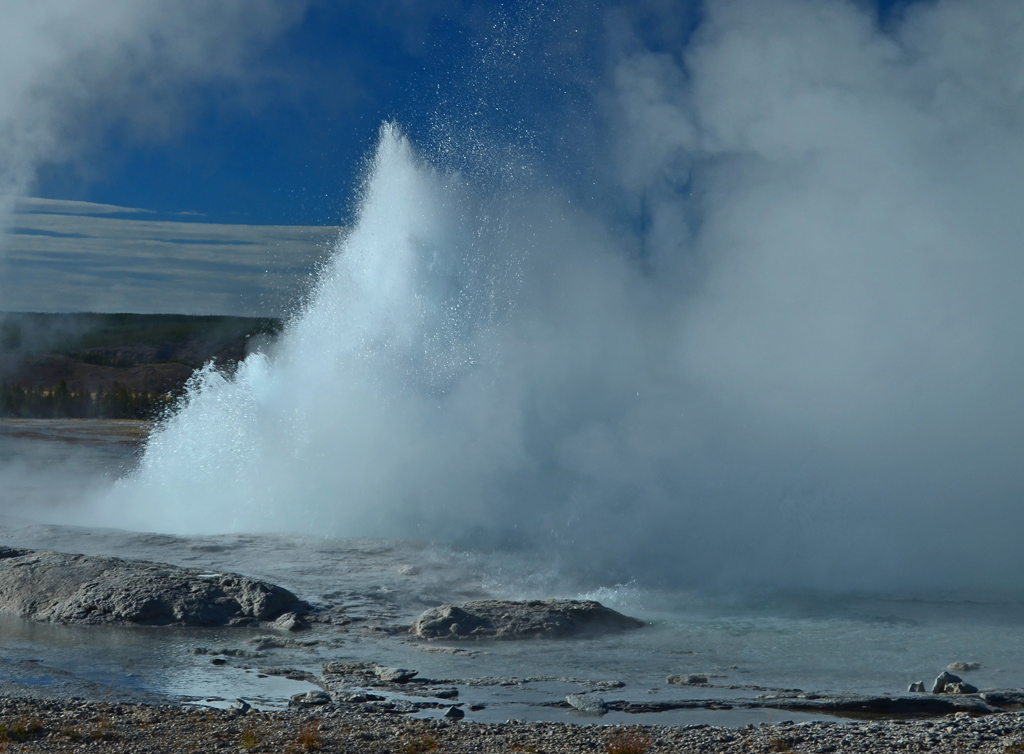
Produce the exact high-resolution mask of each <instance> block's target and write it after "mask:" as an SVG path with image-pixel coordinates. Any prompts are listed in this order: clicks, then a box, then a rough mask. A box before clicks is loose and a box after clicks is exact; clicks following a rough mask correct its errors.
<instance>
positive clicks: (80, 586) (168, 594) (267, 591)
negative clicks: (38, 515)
mask: <svg viewBox="0 0 1024 754" xmlns="http://www.w3.org/2000/svg"><path fill="white" fill-rule="evenodd" d="M303 609H304V605H303V603H302V602H300V600H299V599H298V598H297V597H296V596H295V595H294V594H292V593H291V592H289V591H288V590H286V589H282V588H281V587H279V586H275V585H273V584H268V583H266V582H264V581H259V580H257V579H249V578H246V577H244V576H239V575H238V574H234V573H208V572H204V571H201V570H197V569H194V568H180V567H178V566H172V565H165V564H161V563H149V562H146V561H141V560H121V559H120V558H109V557H94V556H87V555H72V554H68V553H61V552H47V551H44V550H20V549H14V548H9V547H0V612H3V613H6V614H8V615H17V616H19V617H23V618H32V619H33V620H39V621H50V622H54V623H89V624H101V623H136V624H143V625H169V624H186V625H192V626H228V625H245V624H251V623H255V622H257V621H268V620H273V619H274V618H276V617H278V616H279V615H281V614H282V613H284V612H287V611H289V610H290V611H302V610H303Z"/></svg>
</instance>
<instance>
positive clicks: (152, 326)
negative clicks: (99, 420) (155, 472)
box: [0, 312, 281, 418]
mask: <svg viewBox="0 0 1024 754" xmlns="http://www.w3.org/2000/svg"><path fill="white" fill-rule="evenodd" d="M280 330H281V322H280V320H276V319H256V318H246V317H212V316H187V315H178V314H37V313H20V312H10V313H4V314H0V415H5V416H23V417H52V416H70V417H75V416H82V417H89V416H105V417H110V418H146V417H147V416H149V415H150V414H152V413H153V411H155V410H158V409H159V408H160V407H161V406H163V405H166V403H167V402H168V400H169V398H168V396H171V395H174V394H176V393H178V392H180V391H181V389H182V387H183V386H184V384H185V382H186V380H188V378H189V376H190V375H191V374H192V372H193V371H194V370H195V369H196V368H198V367H200V366H202V365H203V364H205V363H206V362H208V361H213V362H214V363H216V364H217V365H218V366H219V367H221V368H225V369H231V368H232V367H233V366H234V365H235V364H236V363H237V362H238V361H240V360H241V359H243V358H244V357H245V355H246V354H247V353H249V352H250V351H252V350H253V349H254V348H256V347H258V346H259V345H263V344H266V343H267V342H269V341H270V340H272V339H273V338H274V337H275V336H276V335H277V334H278V333H279V332H280Z"/></svg>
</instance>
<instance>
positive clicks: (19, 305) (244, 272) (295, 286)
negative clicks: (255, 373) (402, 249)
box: [0, 198, 338, 316]
mask: <svg viewBox="0 0 1024 754" xmlns="http://www.w3.org/2000/svg"><path fill="white" fill-rule="evenodd" d="M14 207H15V208H14V212H13V213H12V214H11V215H10V220H9V222H10V228H9V230H8V233H7V236H6V239H5V246H6V274H5V275H4V278H3V279H2V280H0V301H2V302H3V304H4V307H5V308H6V309H8V310H12V311H51V312H59V311H106V312H114V311H132V312H183V313H189V314H238V315H278V316H279V315H282V314H285V313H287V311H288V309H289V308H290V307H291V306H292V305H293V304H294V303H295V302H296V300H297V299H298V297H300V296H301V295H302V292H303V291H304V290H305V289H306V288H308V286H309V280H310V276H311V274H312V273H313V271H314V270H315V269H316V268H317V267H318V265H319V264H320V263H321V262H322V260H323V259H324V258H325V257H326V256H327V254H328V253H329V250H330V246H331V244H332V243H333V241H334V240H335V239H336V237H337V235H338V228H332V227H304V226H272V225H229V224H219V223H200V222H189V221H174V220H157V219H149V218H150V217H152V216H153V215H154V213H151V212H147V211H145V210H140V209H136V208H131V207H117V206H113V205H101V204H90V203H88V202H68V201H56V200H49V199H37V198H33V199H23V200H18V201H17V202H16V203H15V205H14Z"/></svg>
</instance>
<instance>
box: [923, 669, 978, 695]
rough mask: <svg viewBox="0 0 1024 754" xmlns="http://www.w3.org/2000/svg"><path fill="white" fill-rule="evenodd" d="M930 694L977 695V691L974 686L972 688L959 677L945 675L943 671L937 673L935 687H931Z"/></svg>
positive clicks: (950, 674)
mask: <svg viewBox="0 0 1024 754" xmlns="http://www.w3.org/2000/svg"><path fill="white" fill-rule="evenodd" d="M932 693H933V694H976V693H978V689H977V687H976V686H972V685H971V684H969V683H967V682H966V681H965V680H964V679H962V678H960V677H959V676H955V675H953V674H952V673H947V672H946V671H945V670H943V671H942V672H941V673H939V677H938V678H936V679H935V685H934V686H932Z"/></svg>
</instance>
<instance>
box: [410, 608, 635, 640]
mask: <svg viewBox="0 0 1024 754" xmlns="http://www.w3.org/2000/svg"><path fill="white" fill-rule="evenodd" d="M643 625H644V623H643V621H639V620H637V619H636V618H630V617H629V616H627V615H623V614H622V613H619V612H616V611H615V610H612V609H611V608H607V607H605V606H604V605H602V604H601V603H600V602H594V601H593V600H527V601H523V602H513V601H506V600H481V601H478V602H463V603H462V604H459V605H441V606H440V607H432V608H430V609H429V610H427V611H425V612H424V613H423V614H422V615H420V617H419V618H417V619H416V622H415V623H414V624H413V627H412V633H413V635H415V636H418V637H419V638H421V639H533V638H559V637H565V636H574V635H576V634H581V633H591V632H604V631H622V630H625V629H630V628H640V627H642V626H643Z"/></svg>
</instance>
